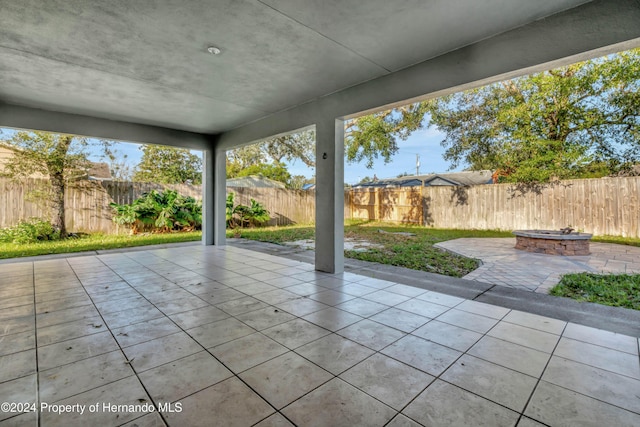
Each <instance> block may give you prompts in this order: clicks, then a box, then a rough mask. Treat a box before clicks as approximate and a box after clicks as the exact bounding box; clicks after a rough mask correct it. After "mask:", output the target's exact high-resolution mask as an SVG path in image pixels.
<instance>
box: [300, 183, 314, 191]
mask: <svg viewBox="0 0 640 427" xmlns="http://www.w3.org/2000/svg"><path fill="white" fill-rule="evenodd" d="M314 188H316V185H315V184H303V185H302V189H303V190H305V191H307V190H313V189H314Z"/></svg>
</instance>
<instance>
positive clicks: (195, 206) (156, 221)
mask: <svg viewBox="0 0 640 427" xmlns="http://www.w3.org/2000/svg"><path fill="white" fill-rule="evenodd" d="M110 206H111V208H112V209H113V211H114V215H113V218H112V220H113V222H115V223H116V224H119V225H126V226H129V227H130V228H131V232H132V233H133V234H136V233H138V232H139V231H156V232H157V231H159V232H169V231H175V230H178V231H193V230H196V229H198V228H199V227H200V226H201V225H202V203H200V202H198V201H197V200H196V199H194V198H193V197H190V196H189V197H185V196H182V195H180V194H178V192H177V191H174V190H166V191H164V192H159V191H156V190H152V191H149V192H148V193H144V194H143V195H142V196H140V197H139V198H138V199H136V200H134V201H133V203H131V204H130V205H120V204H118V203H111V204H110Z"/></svg>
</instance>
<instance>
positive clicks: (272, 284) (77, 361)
mask: <svg viewBox="0 0 640 427" xmlns="http://www.w3.org/2000/svg"><path fill="white" fill-rule="evenodd" d="M0 268H1V269H2V273H3V274H2V277H1V278H0V295H1V296H2V302H1V304H0V307H1V309H0V319H1V324H2V325H3V328H2V331H1V333H2V338H1V342H2V346H1V347H0V348H1V352H2V356H0V366H2V371H1V376H0V401H2V402H15V403H18V402H19V403H29V404H35V405H36V406H37V407H38V408H39V409H41V411H39V412H27V413H24V414H18V413H15V412H14V413H11V412H7V411H3V412H2V413H0V419H2V421H0V425H3V426H4V425H7V426H9V425H11V426H16V425H25V426H31V425H36V423H37V422H39V424H40V425H43V426H71V425H78V426H81V425H87V423H88V422H90V423H91V424H93V425H100V426H117V425H128V426H133V425H137V426H161V425H169V426H198V425H201V426H213V425H220V426H251V425H259V426H276V425H278V426H285V425H301V426H307V425H315V426H329V425H331V426H356V425H358V426H383V425H389V426H418V425H425V426H433V425H487V426H514V425H517V426H541V425H575V426H585V425H594V426H596V425H597V426H600V425H612V424H615V425H616V426H637V425H638V424H640V401H639V400H638V397H637V391H638V390H640V363H639V357H638V338H635V337H631V336H626V335H622V334H616V333H613V332H608V331H604V330H599V329H595V328H591V327H587V326H582V325H580V324H576V323H567V322H564V321H561V320H557V319H553V318H550V317H544V316H539V315H534V314H530V313H527V312H524V311H518V310H511V309H508V308H504V307H500V306H497V305H491V304H486V303H482V302H477V301H471V300H467V299H464V298H459V297H454V296H451V295H447V294H443V293H439V292H435V291H429V290H427V289H421V288H418V287H413V286H407V285H403V284H399V283H395V282H392V281H388V280H382V279H379V278H376V277H370V276H364V275H358V274H353V273H342V274H328V273H321V272H317V271H314V266H313V265H312V264H309V263H304V262H300V261H294V260H290V259H286V258H283V257H277V256H273V255H269V254H264V253H260V252H256V251H252V250H248V249H244V248H241V247H236V246H181V247H176V248H170V249H154V250H144V251H125V252H122V253H113V254H104V255H95V256H80V257H69V258H59V259H51V260H42V261H32V262H16V263H10V264H3V265H1V267H0ZM145 404H146V405H145ZM66 405H69V406H66ZM92 405H97V406H92ZM105 405H106V406H105ZM62 410H64V411H67V412H65V413H58V412H56V411H62ZM81 412H82V413H81Z"/></svg>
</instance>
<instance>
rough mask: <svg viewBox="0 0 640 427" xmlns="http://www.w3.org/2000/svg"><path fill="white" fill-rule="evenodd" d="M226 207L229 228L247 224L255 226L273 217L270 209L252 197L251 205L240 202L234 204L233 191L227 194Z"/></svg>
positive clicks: (242, 226)
mask: <svg viewBox="0 0 640 427" xmlns="http://www.w3.org/2000/svg"><path fill="white" fill-rule="evenodd" d="M226 207H227V211H226V217H227V227H229V228H236V227H238V226H239V227H241V228H244V227H245V226H246V225H249V226H254V227H255V226H259V225H262V224H263V223H265V222H267V221H269V220H270V219H271V216H270V215H269V211H268V210H266V209H265V207H264V206H262V204H261V203H259V202H256V201H255V200H254V199H251V206H247V205H240V204H239V205H235V206H234V194H233V193H229V194H228V195H227V206H226Z"/></svg>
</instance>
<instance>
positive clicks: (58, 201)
mask: <svg viewBox="0 0 640 427" xmlns="http://www.w3.org/2000/svg"><path fill="white" fill-rule="evenodd" d="M72 141H73V136H71V135H61V136H60V138H59V139H58V142H57V144H56V147H55V149H54V152H53V154H52V156H51V157H50V160H49V162H48V163H47V169H48V170H49V180H50V181H51V190H52V192H53V194H52V198H51V204H52V206H51V208H52V210H53V217H52V219H51V223H52V225H53V228H54V229H55V230H56V231H59V232H60V237H61V238H63V239H64V238H65V237H67V227H66V226H65V217H64V193H65V189H66V188H65V180H64V170H65V166H66V165H65V163H66V157H67V153H68V152H69V147H70V146H71V142H72Z"/></svg>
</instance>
